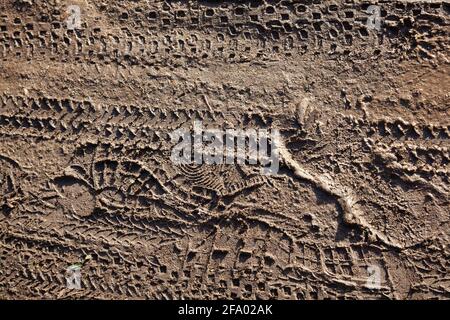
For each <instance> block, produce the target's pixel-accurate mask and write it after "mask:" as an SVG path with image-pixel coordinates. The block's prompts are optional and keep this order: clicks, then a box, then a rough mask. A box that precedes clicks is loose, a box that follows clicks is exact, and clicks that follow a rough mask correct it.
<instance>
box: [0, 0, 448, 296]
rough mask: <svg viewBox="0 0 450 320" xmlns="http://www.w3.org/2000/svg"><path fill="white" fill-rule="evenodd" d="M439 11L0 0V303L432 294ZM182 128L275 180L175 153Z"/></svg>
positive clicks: (438, 217) (388, 5)
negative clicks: (270, 133)
mask: <svg viewBox="0 0 450 320" xmlns="http://www.w3.org/2000/svg"><path fill="white" fill-rule="evenodd" d="M68 5H78V6H79V7H80V8H81V22H82V25H81V27H80V28H77V29H75V30H68V29H67V27H66V23H65V21H66V19H67V18H68V17H67V14H68V13H67V6H68ZM370 5H378V6H379V7H380V8H381V11H380V13H381V17H380V18H381V20H382V24H381V29H380V30H377V29H372V28H368V27H367V20H368V18H369V17H370V14H369V13H367V9H368V7H369V6H370ZM449 11H450V5H449V4H448V3H445V2H434V3H429V2H427V1H424V2H411V1H379V2H376V1H373V2H370V3H369V2H359V1H351V0H346V1H344V0H336V1H318V0H305V1H296V0H286V1H274V0H273V1H272V0H265V1H263V0H261V1H260V0H250V1H157V0H148V1H142V0H134V1H119V0H109V1H104V2H102V1H90V0H89V1H88V0H80V1H76V0H71V1H62V0H61V1H57V0H49V1H38V0H28V1H26V0H15V1H13V0H0V190H1V191H0V259H1V260H0V297H1V298H4V299H18V298H26V299H39V298H114V299H130V298H149V299H173V298H243V299H247V298H257V299H268V298H274V299H325V298H331V299H343V298H346V299H362V298H371V299H372V298H374V299H378V298H389V299H411V298H412V299H432V298H433V299H434V298H439V299H448V298H449V297H450V259H449V254H450V251H449V250H450V249H449V247H448V245H449V230H450V228H449V227H450V210H449V209H450V205H449V192H450V185H449V167H450V165H449V162H450V155H449V147H450V143H449V134H450V121H449V113H450V111H449V106H450V103H449V87H450V67H449V60H448V59H449V50H450V49H449V31H450V27H449ZM194 120H200V121H202V122H203V124H204V125H205V126H208V127H212V128H223V129H225V128H244V129H245V128H257V129H258V128H265V129H279V130H280V132H281V135H282V141H283V145H284V148H283V150H282V152H281V163H280V170H279V172H278V174H276V175H271V176H266V175H261V174H260V173H259V171H258V170H257V168H255V167H254V166H251V165H201V166H190V165H184V166H177V165H175V164H173V163H172V162H171V161H170V151H171V149H172V147H173V143H172V141H171V139H170V137H169V134H170V132H172V131H173V130H175V129H177V128H180V127H189V126H190V125H192V123H193V121H194ZM75 263H82V267H81V286H82V287H81V289H70V288H67V287H66V284H67V282H66V276H67V275H66V272H67V268H68V267H69V266H71V265H73V264H75ZM374 270H378V275H379V278H380V280H381V284H380V286H378V287H376V288H374V287H371V286H370V285H368V282H367V281H368V279H371V278H370V277H371V276H373V275H374Z"/></svg>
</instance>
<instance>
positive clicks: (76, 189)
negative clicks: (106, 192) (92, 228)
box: [54, 176, 95, 217]
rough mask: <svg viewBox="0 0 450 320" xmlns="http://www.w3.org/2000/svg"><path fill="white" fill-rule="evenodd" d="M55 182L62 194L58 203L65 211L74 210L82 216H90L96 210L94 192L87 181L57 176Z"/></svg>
mask: <svg viewBox="0 0 450 320" xmlns="http://www.w3.org/2000/svg"><path fill="white" fill-rule="evenodd" d="M54 184H55V188H56V190H57V191H58V193H59V195H60V198H59V199H58V203H59V205H60V206H61V207H62V208H63V210H64V211H66V210H69V211H72V212H73V213H75V214H76V215H78V216H81V217H86V216H89V215H91V214H92V213H93V212H94V209H95V196H94V192H93V191H92V190H91V188H90V186H88V185H87V184H86V183H85V182H83V181H81V180H78V179H76V178H73V177H68V176H63V177H59V178H56V179H55V180H54Z"/></svg>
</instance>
